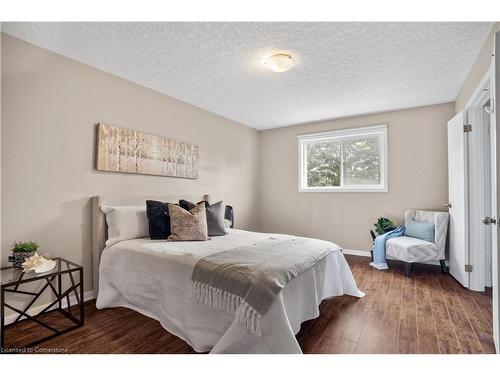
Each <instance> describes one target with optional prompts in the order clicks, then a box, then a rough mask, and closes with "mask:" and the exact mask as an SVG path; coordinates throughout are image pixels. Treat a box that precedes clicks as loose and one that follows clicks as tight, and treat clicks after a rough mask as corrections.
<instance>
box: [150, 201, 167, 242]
mask: <svg viewBox="0 0 500 375" xmlns="http://www.w3.org/2000/svg"><path fill="white" fill-rule="evenodd" d="M146 215H147V216H148V224H149V238H151V239H152V240H166V239H167V238H168V236H170V215H169V213H168V203H163V202H158V201H151V200H147V201H146Z"/></svg>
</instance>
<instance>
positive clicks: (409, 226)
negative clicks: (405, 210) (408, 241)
mask: <svg viewBox="0 0 500 375" xmlns="http://www.w3.org/2000/svg"><path fill="white" fill-rule="evenodd" d="M404 235H405V236H407V237H413V238H419V239H421V240H424V241H428V242H434V224H432V223H428V222H426V221H416V220H410V221H408V222H407V223H406V229H405V234H404Z"/></svg>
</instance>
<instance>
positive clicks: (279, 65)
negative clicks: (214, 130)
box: [264, 53, 295, 73]
mask: <svg viewBox="0 0 500 375" xmlns="http://www.w3.org/2000/svg"><path fill="white" fill-rule="evenodd" d="M264 65H265V66H266V67H267V68H269V69H271V70H272V71H273V72H276V73H281V72H286V71H287V70H288V69H290V68H292V67H293V66H294V65H295V62H294V61H293V59H292V56H290V55H287V54H285V53H277V54H275V55H272V56H271V57H269V58H268V59H267V60H266V61H265V62H264Z"/></svg>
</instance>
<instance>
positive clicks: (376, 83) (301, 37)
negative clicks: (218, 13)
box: [2, 22, 491, 129]
mask: <svg viewBox="0 0 500 375" xmlns="http://www.w3.org/2000/svg"><path fill="white" fill-rule="evenodd" d="M490 28H491V24H490V23H444V22H443V23H192V22H188V23H93V22H92V23H8V22H7V23H3V24H2V31H3V32H6V33H8V34H10V35H13V36H16V37H18V38H21V39H24V40H26V41H28V42H31V43H34V44H36V45H39V46H41V47H44V48H47V49H49V50H52V51H54V52H57V53H60V54H62V55H65V56H67V57H70V58H72V59H75V60H78V61H81V62H83V63H86V64H88V65H91V66H94V67H96V68H99V69H102V70H104V71H107V72H110V73H113V74H115V75H117V76H120V77H123V78H125V79H128V80H130V81H133V82H136V83H138V84H141V85H143V86H146V87H149V88H151V89H154V90H157V91H160V92H162V93H165V94H167V95H170V96H172V97H175V98H177V99H180V100H183V101H186V102H188V103H191V104H194V105H196V106H199V107H201V108H204V109H207V110H209V111H212V112H215V113H217V114H219V115H222V116H225V117H228V118H230V119H233V120H235V121H238V122H240V123H243V124H245V125H248V126H251V127H254V128H257V129H268V128H274V127H280V126H287V125H294V124H299V123H305V122H311V121H318V120H325V119H331V118H338V117H345V116H352V115H359V114H363V113H372V112H381V111H387V110H393V109H400V108H408V107H415V106H421V105H427V104H436V103H443V102H448V101H453V100H455V98H456V96H457V94H458V91H459V89H460V87H461V86H462V84H463V82H464V80H465V78H466V76H467V74H468V72H469V71H470V69H471V67H472V64H473V62H474V59H475V57H476V56H477V54H478V52H479V49H480V47H481V46H482V44H483V42H484V41H485V39H486V36H487V34H488V32H489V30H490ZM276 52H287V53H290V54H291V55H292V56H294V58H295V59H296V66H295V67H294V68H292V69H291V70H289V71H288V72H285V73H273V72H271V71H269V70H267V69H266V68H265V67H264V66H263V64H262V62H263V60H264V59H265V57H267V56H269V55H270V54H273V53H276Z"/></svg>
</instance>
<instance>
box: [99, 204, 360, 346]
mask: <svg viewBox="0 0 500 375" xmlns="http://www.w3.org/2000/svg"><path fill="white" fill-rule="evenodd" d="M179 198H183V199H189V200H192V201H199V200H202V199H207V198H208V197H207V196H203V197H202V196H201V195H200V196H188V195H183V196H177V195H168V196H131V197H103V196H101V197H94V198H93V204H92V207H93V216H92V217H93V220H92V233H93V242H92V245H93V246H92V256H93V277H94V293H95V295H96V297H97V302H96V305H97V308H99V309H102V308H113V307H119V306H120V307H127V308H130V309H133V310H135V311H137V312H139V313H141V314H144V315H146V316H148V317H151V318H153V319H156V320H158V321H159V322H160V323H161V325H162V327H163V328H165V329H166V330H167V331H169V332H170V333H172V334H174V335H176V336H178V337H179V338H181V339H183V340H184V341H186V342H187V343H188V344H189V345H191V346H192V347H193V349H194V350H195V351H197V352H210V353H301V349H300V347H299V345H298V342H297V340H296V338H295V334H296V333H297V332H298V331H299V329H300V324H301V323H302V322H304V321H306V320H309V319H313V318H316V317H318V316H319V304H320V303H321V301H322V300H323V299H325V298H329V297H333V296H339V295H343V294H347V295H352V296H356V297H362V296H363V293H362V292H361V291H359V290H358V289H357V286H356V283H355V280H354V278H353V276H352V273H351V270H350V268H349V265H348V264H347V262H346V260H345V258H344V256H343V254H342V252H341V249H340V248H339V247H338V246H337V245H335V244H333V243H329V244H331V251H330V252H329V253H328V255H326V256H325V257H324V258H322V259H321V260H319V261H318V262H317V264H315V265H314V266H313V267H311V268H309V269H307V270H306V271H305V272H303V273H302V274H300V275H299V276H297V277H296V278H294V279H292V280H291V281H290V282H289V283H288V284H286V286H285V287H284V288H283V289H282V290H281V292H280V293H279V294H278V296H277V297H276V299H275V300H274V301H273V302H272V304H271V306H270V308H269V310H268V311H267V312H266V313H265V314H264V315H263V316H262V319H261V322H260V324H261V329H260V332H259V333H258V334H255V333H252V332H250V331H249V330H248V329H247V328H245V327H244V326H242V325H241V324H239V322H238V321H236V319H235V314H234V313H230V312H226V311H220V310H216V309H213V308H211V307H210V306H207V305H205V304H202V303H199V302H196V301H195V300H193V298H192V290H191V276H192V274H193V269H194V267H195V265H196V264H197V262H198V261H199V260H200V259H202V258H204V257H207V256H209V255H211V254H216V253H218V252H223V251H226V250H230V249H234V248H238V247H240V246H245V245H249V244H256V243H260V242H261V241H264V240H266V239H269V238H270V236H272V237H273V238H285V239H286V238H292V237H293V236H287V235H281V234H268V233H258V232H250V231H245V230H240V229H231V230H230V231H229V234H227V235H225V236H218V237H212V239H211V240H210V241H193V242H191V241H189V242H187V241H186V242H170V241H161V240H160V241H158V240H150V239H149V238H133V239H129V240H124V241H119V242H117V243H114V244H112V245H110V246H108V247H106V246H105V241H106V236H107V227H106V218H105V214H104V213H103V207H107V206H130V205H140V204H141V203H142V204H144V202H145V201H146V199H155V200H160V201H164V202H175V201H178V200H179ZM207 200H208V199H207ZM293 238H298V237H293Z"/></svg>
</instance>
